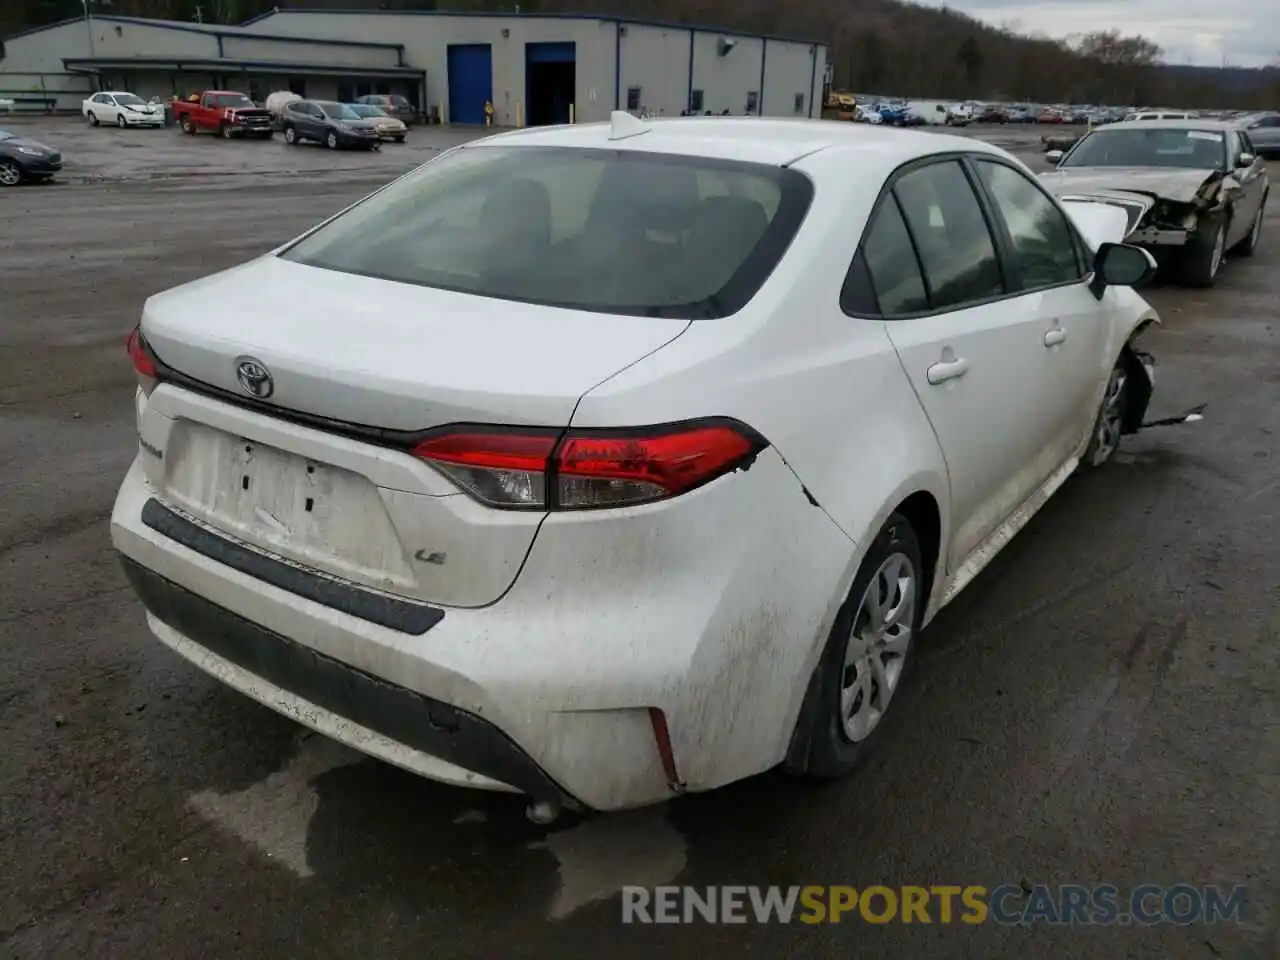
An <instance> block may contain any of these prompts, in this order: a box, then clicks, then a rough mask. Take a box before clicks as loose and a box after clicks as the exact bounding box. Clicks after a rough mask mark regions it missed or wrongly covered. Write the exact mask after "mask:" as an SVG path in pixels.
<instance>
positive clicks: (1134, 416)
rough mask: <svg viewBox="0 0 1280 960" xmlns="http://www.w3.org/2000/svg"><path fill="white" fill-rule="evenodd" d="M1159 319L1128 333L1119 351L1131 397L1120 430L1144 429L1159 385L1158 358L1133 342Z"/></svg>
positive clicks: (1124, 431)
mask: <svg viewBox="0 0 1280 960" xmlns="http://www.w3.org/2000/svg"><path fill="white" fill-rule="evenodd" d="M1159 322H1160V318H1159V317H1157V316H1156V315H1155V314H1152V315H1151V316H1149V317H1147V318H1146V319H1145V320H1143V321H1142V322H1141V323H1139V324H1138V325H1137V326H1136V327H1135V328H1134V330H1133V333H1131V334H1130V335H1129V339H1128V340H1127V341H1126V342H1125V345H1124V348H1123V349H1122V350H1121V351H1120V359H1121V362H1122V363H1123V364H1124V367H1125V375H1126V376H1127V377H1128V378H1129V388H1128V389H1129V396H1128V402H1127V403H1126V404H1125V411H1124V419H1123V421H1122V427H1121V433H1126V434H1128V433H1137V432H1138V431H1139V430H1141V429H1142V424H1143V420H1144V419H1145V417H1146V415H1147V408H1148V407H1149V406H1150V405H1151V395H1152V394H1153V393H1154V392H1155V385H1156V358H1155V357H1153V356H1152V355H1151V354H1149V353H1147V352H1145V351H1143V350H1139V349H1138V348H1137V347H1136V346H1135V345H1134V341H1135V340H1137V339H1138V337H1139V336H1141V335H1142V333H1143V332H1144V331H1146V330H1147V329H1148V328H1150V327H1151V326H1152V325H1153V324H1158V323H1159Z"/></svg>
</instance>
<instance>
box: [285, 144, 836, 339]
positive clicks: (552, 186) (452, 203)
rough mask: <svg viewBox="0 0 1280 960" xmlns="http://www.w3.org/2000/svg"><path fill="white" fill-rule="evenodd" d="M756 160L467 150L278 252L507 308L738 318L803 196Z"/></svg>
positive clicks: (798, 214) (799, 177)
mask: <svg viewBox="0 0 1280 960" xmlns="http://www.w3.org/2000/svg"><path fill="white" fill-rule="evenodd" d="M812 195H813V187H812V184H811V183H810V181H809V180H808V178H806V177H805V176H804V175H803V174H800V173H798V172H796V171H794V170H788V169H783V168H780V167H771V166H764V165H759V164H750V163H738V162H728V161H717V160H709V159H704V158H695V157H676V156H668V155H665V154H655V153H646V152H640V151H626V150H621V151H619V150H588V149H564V148H552V147H520V146H501V145H499V146H483V147H468V148H465V149H462V150H459V151H456V152H454V153H450V154H446V155H445V156H443V157H441V158H440V159H438V160H434V161H432V162H430V163H428V164H425V165H424V166H423V167H421V168H420V169H419V170H417V171H415V172H414V173H412V174H410V175H409V176H407V177H405V178H403V179H401V180H399V181H396V182H395V183H394V184H392V185H391V186H390V187H388V188H387V189H385V190H382V191H381V192H379V193H377V194H375V195H374V196H372V197H370V198H369V199H367V200H366V201H364V202H363V203H361V204H359V205H357V206H356V207H354V208H353V209H351V210H350V211H348V212H347V213H345V214H343V215H342V216H340V217H338V218H337V219H335V220H333V221H332V222H330V223H329V224H327V225H325V226H324V227H322V228H321V229H319V230H317V231H316V232H315V233H313V234H311V235H310V236H308V237H305V238H303V239H302V240H301V241H299V242H298V243H296V244H294V245H293V246H292V247H290V248H289V249H288V250H286V251H285V252H284V253H282V254H281V256H282V257H284V258H285V259H288V260H293V261H296V262H299V263H303V264H308V265H310V266H314V267H321V268H325V269H330V270H339V271H342V272H345V273H353V274H359V275H363V276H371V277H379V278H382V279H387V280H395V281H400V282H403V283H412V284H419V285H422V286H429V287H438V288H441V289H446V290H455V291H459V292H463V293H472V294H477V295H480V296H485V297H495V298H498V299H504V300H517V301H523V302H528V303H540V304H547V305H551V306H559V307H567V308H571V309H580V310H590V311H595V312H599V313H614V314H630V315H640V316H669V317H683V318H688V319H700V318H709V317H718V316H726V315H728V314H732V313H735V312H737V311H738V310H739V309H741V308H742V307H743V306H744V305H745V304H746V303H747V302H748V301H749V300H750V299H751V297H753V296H754V295H755V293H756V291H757V290H759V288H760V287H761V286H762V285H763V284H764V282H765V280H766V279H768V277H769V275H770V274H771V273H772V271H773V268H774V267H775V266H776V265H777V263H778V261H779V260H780V259H781V257H782V254H783V253H784V252H785V251H786V248H787V246H788V245H789V244H790V242H791V239H792V238H793V237H794V235H795V233H796V231H797V230H798V229H799V226H800V223H801V222H802V220H803V219H804V216H805V213H806V212H807V210H808V208H809V203H810V201H811V199H812Z"/></svg>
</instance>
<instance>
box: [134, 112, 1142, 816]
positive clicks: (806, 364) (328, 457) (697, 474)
mask: <svg viewBox="0 0 1280 960" xmlns="http://www.w3.org/2000/svg"><path fill="white" fill-rule="evenodd" d="M851 170H854V171H857V175H856V176H850V175H849V174H850V171H851ZM1079 207H1080V218H1079V221H1078V223H1077V222H1076V221H1074V220H1073V218H1072V215H1071V214H1069V213H1068V208H1067V207H1065V206H1064V205H1063V204H1061V203H1059V202H1058V201H1056V200H1055V199H1054V198H1053V197H1051V196H1050V195H1049V194H1048V193H1047V192H1046V191H1045V190H1044V188H1043V187H1042V186H1041V185H1040V184H1039V183H1038V182H1037V180H1036V178H1035V176H1034V175H1033V174H1032V173H1030V172H1029V171H1028V170H1027V168H1026V167H1025V166H1024V165H1023V164H1022V163H1020V162H1019V161H1018V160H1016V159H1014V158H1013V157H1012V156H1011V155H1010V154H1008V153H1005V152H1004V151H1002V150H1000V149H998V148H996V147H993V146H990V145H988V144H985V143H982V142H980V141H978V140H975V139H969V138H961V137H955V136H948V135H940V134H929V133H923V132H913V131H901V130H887V129H886V130H880V131H870V130H867V129H865V128H862V129H860V128H855V127H852V126H850V125H848V124H840V123H820V122H812V121H803V122H794V121H781V120H768V119H764V120H762V119H756V118H751V119H743V120H738V119H731V118H720V117H717V118H714V119H702V118H685V119H680V120H678V121H676V120H665V121H664V120H657V121H652V122H645V121H641V120H638V119H636V118H634V117H631V116H630V115H628V114H625V113H615V114H614V117H613V120H612V122H611V123H601V124H578V125H575V126H571V127H559V128H552V129H532V130H520V131H515V132H512V133H507V134H503V135H499V136H494V137H490V138H487V139H483V140H479V141H475V142H472V143H469V144H466V145H463V146H462V147H459V148H456V149H453V150H450V151H448V152H446V153H444V154H442V155H441V156H440V157H438V158H437V159H435V160H432V161H431V162H430V163H428V164H426V165H424V166H422V167H420V168H418V169H417V170H415V171H414V172H412V173H409V174H407V175H406V176H404V177H402V178H400V179H399V180H397V181H395V182H393V183H392V184H390V185H389V186H387V187H385V188H383V189H381V190H379V191H377V192H376V193H374V194H372V195H371V196H369V197H367V198H366V199H364V200H363V201H361V202H359V203H357V204H355V205H354V206H352V207H350V208H349V209H347V210H346V211H344V212H342V213H340V214H338V215H337V216H335V217H334V218H331V219H330V220H328V221H326V222H325V223H323V224H322V225H320V226H319V227H317V228H315V229H314V230H313V231H311V232H308V233H306V234H304V235H303V236H302V237H300V238H298V239H297V240H294V241H292V242H290V243H288V244H286V245H285V246H283V247H280V248H279V249H277V250H275V251H273V252H271V253H269V254H267V255H265V256H262V257H260V258H258V259H256V260H253V261H250V262H248V263H246V264H243V265H242V266H239V267H236V268H233V269H231V270H227V271H225V272H222V273H219V274H215V275H213V276H210V277H207V278H205V279H202V280H197V281H195V282H193V283H188V284H185V285H183V286H180V287H177V288H175V289H173V290H169V291H167V292H165V293H161V294H158V295H156V296H153V297H151V298H150V299H149V300H148V301H147V303H146V305H145V307H144V310H143V315H142V320H141V324H140V325H139V327H138V329H136V330H135V331H134V333H133V334H132V335H131V337H130V340H129V352H130V355H131V357H132V362H133V365H134V367H135V369H136V371H137V376H138V388H137V394H136V405H137V432H138V438H139V450H138V454H137V458H136V460H135V461H134V463H133V465H132V467H131V468H130V469H129V472H128V475H127V476H126V477H125V479H124V483H123V485H122V487H121V489H120V492H119V496H118V499H117V501H116V504H115V508H114V511H113V515H112V519H111V535H112V539H113V541H114V544H115V546H116V548H117V549H118V551H119V553H120V554H121V556H122V559H123V563H124V566H125V569H126V572H127V574H128V576H129V579H130V581H131V583H132V584H133V586H134V588H135V590H136V592H137V594H138V595H139V597H140V598H141V600H142V603H143V605H144V606H145V608H146V611H147V617H148V621H149V624H150V627H151V629H152V630H153V631H154V633H155V634H156V635H157V636H158V637H159V639H160V640H161V641H162V642H163V643H164V644H166V645H167V646H169V647H170V648H172V649H173V650H175V651H177V652H178V653H179V654H180V655H182V656H183V657H185V658H186V659H188V660H189V661H191V662H192V663H194V664H195V665H197V666H199V667H200V668H201V669H203V670H205V671H208V672H209V673H210V674H212V675H213V676H214V677H216V678H217V679H219V680H221V681H222V682H224V683H226V684H228V685H230V686H231V687H233V688H235V689H237V690H240V691H242V692H244V693H245V694H247V695H248V696H250V697H253V698H255V699H257V700H259V701H261V702H262V703H264V704H266V705H268V706H270V707H272V708H274V709H276V710H278V711H280V712H282V713H284V714H286V715H288V716H290V717H293V718H294V719H296V720H298V721H299V722H301V723H303V724H305V725H307V726H310V727H312V728H314V729H316V730H319V731H321V732H323V733H325V734H328V735H329V736H332V737H335V738H336V739H338V740H341V741H343V742H345V743H347V744H350V745H352V746H354V747H356V748H357V749H360V750H363V751H365V752H367V753H369V754H371V755H374V756H377V757H381V758H383V759H385V760H387V761H389V762H391V763H394V764H398V765H399V766H401V767H404V768H406V769H408V770H412V771H416V772H418V773H420V774H422V775H425V776H427V777H431V778H434V779H437V780H441V781H446V782H450V783H455V784H460V785H465V786H471V787H483V788H489V789H498V790H514V791H519V792H523V793H525V794H528V795H529V796H530V797H531V798H532V799H533V800H534V801H535V803H534V805H533V807H532V808H531V810H532V811H533V812H534V813H535V815H538V816H549V815H551V814H552V813H553V812H554V810H555V809H556V808H557V807H562V806H568V807H577V808H589V809H594V810H615V809H620V808H626V807H633V806H638V805H643V804H648V803H653V802H657V801H661V800H663V799H666V798H668V797H670V796H672V795H674V794H678V793H680V792H683V791H696V790H708V789H711V788H715V787H718V786H720V785H722V784H726V783H729V782H731V781H734V780H738V779H740V778H743V777H747V776H750V775H752V774H755V773H759V772H761V771H763V770H766V769H768V768H771V767H774V766H777V765H779V764H782V765H784V766H785V767H786V768H788V769H789V770H791V771H793V772H796V773H801V774H807V775H812V776H818V777H832V776H837V775H841V774H844V773H846V772H848V771H850V770H851V769H853V768H854V767H855V766H856V765H857V764H858V762H859V761H860V760H861V759H862V758H863V756H864V755H865V753H866V751H867V750H868V748H869V747H870V746H871V745H872V744H873V742H874V740H875V739H876V737H877V736H878V735H880V734H882V732H883V729H884V725H883V723H882V719H883V718H884V716H885V713H886V711H887V710H888V709H889V708H890V707H891V705H892V703H893V702H894V700H895V693H896V691H897V690H898V689H899V686H900V683H901V680H902V678H903V676H904V673H905V670H906V667H907V665H908V663H909V660H910V658H911V655H912V650H913V645H914V642H915V639H916V636H917V634H918V633H919V632H920V630H921V629H922V628H923V627H924V626H925V625H926V624H928V623H929V621H930V620H931V619H932V618H933V616H934V615H935V614H936V613H937V612H938V611H939V609H941V608H942V607H943V606H944V605H945V604H947V603H948V602H949V601H951V600H952V599H953V598H954V597H955V596H956V595H957V594H958V593H959V592H960V591H961V590H962V589H963V588H964V586H965V585H966V584H968V583H969V582H970V581H971V580H972V579H973V577H974V576H975V575H976V574H977V573H978V572H979V571H980V570H982V568H983V567H984V566H985V565H986V564H987V563H988V562H989V561H990V560H991V558H992V557H993V556H994V555H995V554H996V553H997V552H998V551H999V550H1000V548H1001V546H1002V545H1003V544H1004V543H1006V542H1007V541H1008V540H1009V539H1010V538H1011V537H1012V536H1013V535H1014V534H1016V533H1017V532H1018V531H1019V530H1020V529H1021V528H1022V527H1023V526H1024V525H1025V524H1026V523H1027V521H1028V520H1029V519H1030V518H1031V516H1032V515H1033V514H1035V512H1036V511H1037V510H1038V509H1039V508H1040V507H1041V506H1042V505H1043V504H1044V503H1045V501H1046V500H1047V499H1048V498H1049V497H1050V495H1052V494H1053V492H1054V491H1055V490H1057V489H1058V488H1059V486H1060V485H1061V484H1062V483H1064V482H1065V481H1066V480H1067V478H1068V477H1069V476H1070V475H1071V474H1072V472H1073V471H1074V470H1075V469H1076V468H1077V467H1078V466H1080V465H1087V466H1098V465H1100V464H1102V463H1104V462H1105V461H1106V460H1107V459H1108V458H1109V457H1110V456H1111V454H1112V453H1113V452H1114V451H1115V449H1116V445H1117V444H1118V443H1119V441H1120V437H1121V435H1122V434H1124V433H1126V432H1130V431H1133V430H1135V429H1137V428H1138V426H1139V424H1140V423H1141V421H1142V417H1143V413H1144V411H1145V408H1146V406H1147V401H1148V398H1149V395H1150V392H1151V379H1150V370H1149V358H1148V357H1146V355H1145V354H1142V353H1140V352H1138V351H1137V350H1136V349H1135V347H1134V345H1133V338H1134V337H1135V335H1136V334H1137V333H1138V332H1139V331H1141V330H1142V329H1143V327H1144V326H1145V325H1147V324H1148V323H1151V322H1153V321H1155V319H1156V316H1155V313H1154V312H1153V311H1152V309H1151V307H1150V306H1149V305H1148V304H1147V303H1146V302H1145V301H1144V300H1143V299H1142V297H1141V296H1139V295H1138V294H1137V293H1135V292H1134V290H1133V289H1131V285H1132V284H1135V283H1138V282H1141V281H1143V280H1145V279H1146V278H1147V277H1149V275H1150V273H1151V272H1152V270H1153V269H1154V265H1153V261H1152V259H1151V257H1150V255H1149V254H1148V253H1146V252H1145V251H1142V250H1139V249H1137V248H1134V247H1127V246H1123V245H1119V244H1113V243H1109V242H1107V239H1108V238H1109V237H1111V236H1114V237H1119V236H1121V235H1122V234H1123V231H1124V227H1125V224H1126V222H1127V220H1126V217H1125V214H1124V211H1123V210H1119V209H1116V210H1110V209H1108V208H1107V207H1106V206H1105V205H1104V204H1102V203H1100V202H1088V203H1082V204H1080V205H1079ZM1081 559H1082V562H1085V561H1086V559H1087V558H1081ZM980 693H981V692H980V691H975V696H978V695H980Z"/></svg>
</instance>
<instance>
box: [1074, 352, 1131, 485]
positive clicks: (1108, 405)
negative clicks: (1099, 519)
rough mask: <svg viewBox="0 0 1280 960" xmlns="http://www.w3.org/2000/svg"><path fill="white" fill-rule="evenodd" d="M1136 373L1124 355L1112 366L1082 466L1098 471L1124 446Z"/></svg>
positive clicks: (1082, 458)
mask: <svg viewBox="0 0 1280 960" xmlns="http://www.w3.org/2000/svg"><path fill="white" fill-rule="evenodd" d="M1131 376H1132V373H1131V372H1130V370H1129V367H1128V364H1126V363H1125V361H1124V358H1123V357H1121V358H1120V359H1119V360H1117V361H1116V365H1115V366H1114V367H1112V368H1111V376H1110V377H1108V378H1107V388H1106V390H1105V391H1104V392H1103V394H1102V401H1101V402H1100V403H1099V404H1098V414H1097V416H1096V417H1094V420H1093V432H1092V433H1090V434H1089V445H1088V446H1087V447H1085V450H1084V456H1082V457H1081V458H1080V466H1082V467H1083V468H1085V469H1086V470H1096V469H1097V468H1098V467H1101V466H1102V465H1103V464H1105V463H1106V462H1107V461H1108V460H1110V459H1111V458H1112V457H1113V456H1114V455H1115V452H1116V450H1118V449H1119V447H1120V440H1121V438H1122V437H1123V436H1124V422H1125V418H1126V416H1127V415H1128V412H1129V398H1130V396H1131V391H1130V389H1129V385H1130V379H1129V378H1130V377H1131Z"/></svg>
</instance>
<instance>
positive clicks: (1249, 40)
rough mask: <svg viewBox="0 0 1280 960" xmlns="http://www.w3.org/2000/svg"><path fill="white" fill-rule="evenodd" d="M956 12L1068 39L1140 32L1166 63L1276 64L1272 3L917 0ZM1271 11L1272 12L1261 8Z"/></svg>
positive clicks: (1279, 24)
mask: <svg viewBox="0 0 1280 960" xmlns="http://www.w3.org/2000/svg"><path fill="white" fill-rule="evenodd" d="M918 2H921V3H924V4H927V5H930V6H947V7H950V8H952V9H953V10H962V11H964V12H965V13H967V14H969V15H970V16H972V17H976V18H978V19H979V20H985V21H987V22H988V23H991V24H995V25H996V26H1000V25H1002V24H1004V25H1007V26H1010V27H1012V28H1013V29H1015V30H1017V31H1018V32H1019V33H1045V34H1048V35H1049V36H1052V37H1070V36H1072V35H1078V34H1082V33H1088V32H1091V31H1094V30H1111V29H1115V30H1119V31H1121V32H1122V33H1126V34H1135V33H1140V34H1142V35H1143V36H1145V37H1147V38H1149V39H1151V40H1154V41H1155V42H1156V43H1158V44H1160V46H1161V48H1162V49H1163V50H1164V59H1165V60H1166V61H1168V62H1169V63H1195V64H1202V65H1205V66H1220V65H1221V64H1222V58H1223V56H1224V55H1225V56H1226V58H1227V62H1228V63H1229V64H1231V65H1232V66H1239V67H1261V66H1266V65H1267V64H1268V63H1272V62H1276V61H1278V60H1280V6H1274V5H1273V4H1275V3H1276V0H1110V2H1104V0H1041V2H1040V3H1033V2H1029V0H945V2H944V0H918ZM1268 8H1269V9H1270V10H1271V13H1270V14H1267V13H1265V12H1264V11H1265V10H1266V9H1268Z"/></svg>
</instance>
